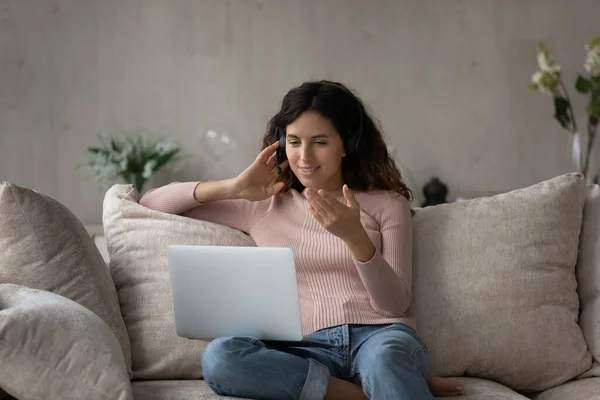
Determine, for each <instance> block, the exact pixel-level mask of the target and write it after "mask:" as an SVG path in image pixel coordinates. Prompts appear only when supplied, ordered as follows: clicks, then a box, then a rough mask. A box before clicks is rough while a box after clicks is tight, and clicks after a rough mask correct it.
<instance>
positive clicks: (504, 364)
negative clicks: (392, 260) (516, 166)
mask: <svg viewBox="0 0 600 400" xmlns="http://www.w3.org/2000/svg"><path fill="white" fill-rule="evenodd" d="M139 198H140V194H139V193H138V191H137V190H136V188H135V187H134V186H132V185H126V184H117V185H114V186H113V187H112V188H111V189H109V190H108V192H107V193H106V194H105V197H104V204H103V226H104V231H105V236H106V241H107V246H108V251H109V255H110V262H109V265H108V266H107V264H106V262H105V261H104V260H103V259H102V256H101V255H100V254H99V252H98V249H97V248H96V247H95V246H94V243H93V241H92V239H91V237H90V236H89V234H88V233H87V232H86V231H85V228H84V226H83V224H82V223H81V222H80V221H79V220H78V219H77V218H76V217H75V216H74V215H73V214H72V213H71V212H70V211H69V210H68V209H67V208H66V207H65V206H63V205H62V204H60V203H59V202H58V201H56V200H55V199H53V198H51V197H49V196H47V195H45V194H43V193H40V192H38V191H35V190H33V189H30V188H25V187H22V186H18V185H16V184H13V183H9V182H0V388H2V390H3V391H2V393H3V394H2V395H0V399H1V398H16V399H21V400H41V399H44V400H53V399H61V400H65V399H77V400H82V399H86V400H88V399H89V400H93V399H102V400H108V399H115V400H130V399H136V400H137V399H142V400H159V399H160V400H164V399H169V400H192V399H194V400H200V399H217V398H221V397H219V396H216V395H215V394H213V393H212V391H211V390H210V389H209V388H208V386H207V385H206V384H205V382H204V381H203V380H202V368H201V365H200V356H201V354H202V351H203V349H204V347H205V346H206V343H205V342H203V341H199V340H190V339H185V338H181V337H178V336H177V335H176V333H175V328H174V317H173V309H172V296H171V292H170V283H169V271H168V265H167V256H166V250H167V246H168V245H170V244H189V245H236V246H240V245H241V246H254V245H255V244H254V242H253V241H252V239H251V238H250V237H249V236H248V235H246V234H245V233H243V232H240V231H236V230H234V229H231V228H229V227H225V226H221V225H217V224H213V223H209V222H205V221H198V220H193V219H189V218H185V217H182V216H178V215H169V214H165V213H161V212H158V211H153V210H150V209H147V208H145V207H143V206H141V205H140V204H139ZM413 235H414V245H413V259H414V270H413V271H414V276H413V293H412V295H413V303H412V306H411V307H410V311H409V314H410V316H411V318H414V319H415V322H416V325H417V328H418V330H419V333H420V335H421V336H422V338H423V339H424V341H425V342H426V343H427V345H428V348H429V357H430V359H431V364H432V369H433V372H434V373H435V374H437V375H441V376H452V377H457V378H458V379H459V380H460V381H461V383H462V384H463V385H464V386H465V387H466V389H467V391H468V396H467V397H466V398H468V399H469V400H484V399H506V400H518V399H535V400H565V399H568V400H594V399H600V364H599V361H600V297H599V296H600V293H599V291H600V186H598V185H592V184H587V183H586V180H585V178H584V177H583V176H582V175H581V174H577V173H571V174H565V175H561V176H557V177H555V178H552V179H548V180H546V181H543V182H540V183H537V184H535V185H532V186H530V187H526V188H522V189H518V190H514V191H511V192H508V193H503V194H499V195H496V196H492V197H486V198H478V199H472V200H468V201H463V202H458V203H449V204H443V205H439V206H435V207H427V208H416V209H415V214H414V217H413ZM11 396H12V397H11Z"/></svg>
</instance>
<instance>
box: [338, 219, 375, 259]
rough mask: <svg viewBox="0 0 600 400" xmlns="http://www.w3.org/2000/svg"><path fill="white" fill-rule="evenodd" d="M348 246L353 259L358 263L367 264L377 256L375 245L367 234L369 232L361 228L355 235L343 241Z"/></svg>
mask: <svg viewBox="0 0 600 400" xmlns="http://www.w3.org/2000/svg"><path fill="white" fill-rule="evenodd" d="M342 240H344V242H345V243H346V246H348V249H349V250H350V253H352V258H354V259H355V260H356V261H358V262H367V261H369V260H370V259H372V258H373V256H374V255H375V251H376V248H375V245H374V244H373V242H372V241H371V238H370V237H369V235H368V234H367V231H366V230H365V229H364V228H362V227H361V229H360V230H359V231H357V232H356V233H355V234H353V235H351V236H349V237H347V238H345V239H342Z"/></svg>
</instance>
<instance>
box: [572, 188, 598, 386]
mask: <svg viewBox="0 0 600 400" xmlns="http://www.w3.org/2000/svg"><path fill="white" fill-rule="evenodd" d="M579 248H580V251H579V260H578V262H577V268H576V271H577V283H578V291H579V298H580V299H581V314H580V316H579V325H580V326H581V329H582V330H583V334H584V336H585V339H586V341H587V344H588V347H589V349H590V352H591V353H592V355H593V356H594V363H593V365H592V368H591V369H590V370H589V371H586V372H585V373H584V374H583V375H582V376H581V377H591V376H600V186H598V185H588V187H587V196H586V198H585V207H584V209H583V226H582V227H581V237H580V246H579Z"/></svg>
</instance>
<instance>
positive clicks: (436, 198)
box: [423, 177, 448, 207]
mask: <svg viewBox="0 0 600 400" xmlns="http://www.w3.org/2000/svg"><path fill="white" fill-rule="evenodd" d="M423 195H424V196H425V201H424V202H423V207H428V206H437V205H438V204H444V203H446V196H447V195H448V186H446V185H445V184H444V182H442V181H440V179H439V178H438V177H433V178H431V180H430V181H429V182H427V184H426V185H425V186H423Z"/></svg>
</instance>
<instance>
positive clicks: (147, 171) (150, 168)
mask: <svg viewBox="0 0 600 400" xmlns="http://www.w3.org/2000/svg"><path fill="white" fill-rule="evenodd" d="M154 167H156V160H148V161H147V162H146V164H145V165H144V172H142V176H143V177H144V178H146V179H150V177H151V176H152V174H153V173H154Z"/></svg>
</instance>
